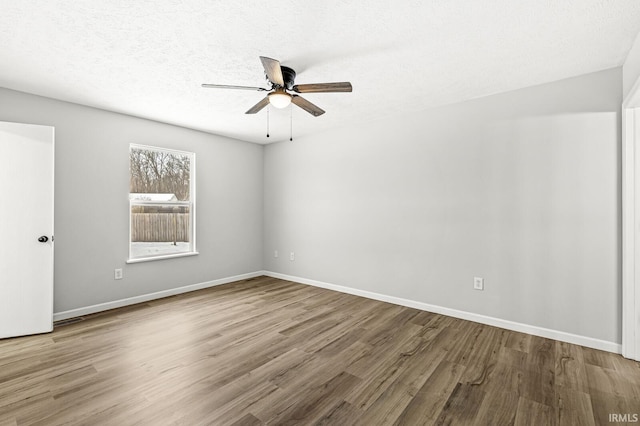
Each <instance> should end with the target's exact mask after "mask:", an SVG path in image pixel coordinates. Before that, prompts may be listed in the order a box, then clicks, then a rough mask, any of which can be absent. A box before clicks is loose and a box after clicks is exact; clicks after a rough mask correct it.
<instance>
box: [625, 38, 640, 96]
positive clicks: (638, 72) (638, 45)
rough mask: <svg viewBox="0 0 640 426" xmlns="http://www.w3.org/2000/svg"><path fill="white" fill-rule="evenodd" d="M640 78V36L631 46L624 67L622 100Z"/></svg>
mask: <svg viewBox="0 0 640 426" xmlns="http://www.w3.org/2000/svg"><path fill="white" fill-rule="evenodd" d="M639 77H640V35H639V36H636V40H635V41H634V42H633V46H631V50H629V53H628V54H627V58H626V59H625V61H624V65H623V66H622V98H623V99H624V98H626V96H627V95H628V94H629V92H630V91H631V89H632V88H633V85H634V84H635V83H636V80H638V78H639Z"/></svg>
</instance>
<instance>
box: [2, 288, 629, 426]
mask: <svg viewBox="0 0 640 426" xmlns="http://www.w3.org/2000/svg"><path fill="white" fill-rule="evenodd" d="M611 414H620V415H623V414H627V415H628V414H638V415H640V363H637V362H633V361H629V360H626V359H624V358H622V357H621V356H619V355H614V354H610V353H606V352H601V351H597V350H593V349H588V348H584V347H581V346H575V345H571V344H567V343H562V342H557V341H554V340H549V339H544V338H540V337H535V336H531V335H526V334H521V333H516V332H511V331H507V330H503V329H499V328H495V327H490V326H486V325H481V324H476V323H473V322H469V321H463V320H459V319H455V318H450V317H446V316H442V315H437V314H432V313H428V312H423V311H418V310H416V309H410V308H406V307H401V306H396V305H391V304H388V303H383V302H378V301H373V300H368V299H364V298H360V297H356V296H351V295H345V294H341V293H336V292H332V291H328V290H324V289H319V288H315V287H310V286H305V285H301V284H296V283H291V282H287V281H282V280H278V279H274V278H267V277H260V278H254V279H251V280H246V281H239V282H236V283H232V284H227V285H224V286H219V287H213V288H210V289H205V290H201V291H197V292H193V293H188V294H183V295H179V296H174V297H170V298H166V299H161V300H157V301H152V302H148V303H143V304H139V305H135V306H131V307H127V308H122V309H117V310H113V311H109V312H105V313H101V314H95V315H91V316H87V317H85V318H84V319H83V320H82V321H79V322H75V323H71V324H67V325H60V326H57V327H56V328H55V330H54V332H53V333H51V334H44V335H38V336H29V337H21V338H14V339H5V340H0V425H1V426H6V425H47V426H50V425H63V424H64V425H154V426H155V425H262V424H276V425H307V424H309V425H315V424H317V425H432V424H433V425H445V424H446V425H492V426H493V425H605V424H613V423H610V420H611V419H612V417H611V416H610V415H611Z"/></svg>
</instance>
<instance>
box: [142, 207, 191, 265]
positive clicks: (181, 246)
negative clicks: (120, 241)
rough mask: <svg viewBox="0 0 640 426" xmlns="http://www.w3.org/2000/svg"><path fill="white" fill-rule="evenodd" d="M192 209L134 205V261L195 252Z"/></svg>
mask: <svg viewBox="0 0 640 426" xmlns="http://www.w3.org/2000/svg"><path fill="white" fill-rule="evenodd" d="M190 221H191V212H190V207H189V206H175V205H171V204H166V205H153V206H148V205H146V206H140V205H132V206H131V258H134V259H135V258H141V257H153V256H163V255H168V254H176V253H185V252H190V251H193V248H192V244H191V242H190V241H189V236H190V229H191V223H190Z"/></svg>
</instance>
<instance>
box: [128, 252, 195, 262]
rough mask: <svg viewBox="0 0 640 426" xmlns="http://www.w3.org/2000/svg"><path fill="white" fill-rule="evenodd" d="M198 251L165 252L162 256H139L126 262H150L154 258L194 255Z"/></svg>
mask: <svg viewBox="0 0 640 426" xmlns="http://www.w3.org/2000/svg"><path fill="white" fill-rule="evenodd" d="M198 254H200V253H198V252H197V251H190V252H188V253H176V254H166V255H163V256H153V257H140V258H137V259H128V260H127V263H142V262H152V261H154V260H164V259H173V258H176V257H187V256H196V255H198Z"/></svg>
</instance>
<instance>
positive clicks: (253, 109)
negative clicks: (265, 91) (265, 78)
mask: <svg viewBox="0 0 640 426" xmlns="http://www.w3.org/2000/svg"><path fill="white" fill-rule="evenodd" d="M267 105H269V97H268V96H265V97H264V99H263V100H261V101H260V102H258V103H257V104H255V105H254V106H252V107H251V108H249V110H248V111H247V112H245V114H255V113H256V112H258V111H260V110H261V109H262V108H264V107H266V106H267Z"/></svg>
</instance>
